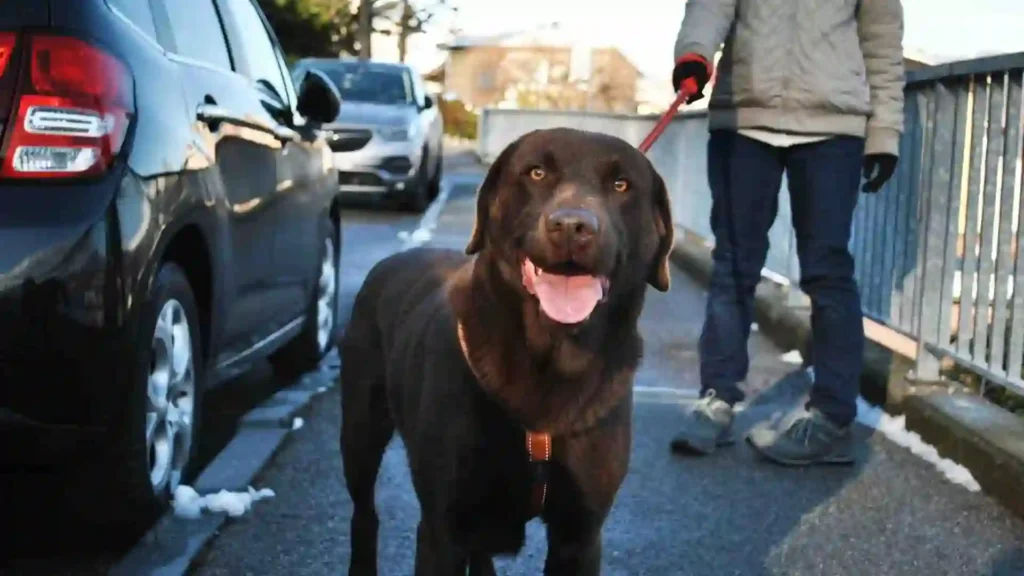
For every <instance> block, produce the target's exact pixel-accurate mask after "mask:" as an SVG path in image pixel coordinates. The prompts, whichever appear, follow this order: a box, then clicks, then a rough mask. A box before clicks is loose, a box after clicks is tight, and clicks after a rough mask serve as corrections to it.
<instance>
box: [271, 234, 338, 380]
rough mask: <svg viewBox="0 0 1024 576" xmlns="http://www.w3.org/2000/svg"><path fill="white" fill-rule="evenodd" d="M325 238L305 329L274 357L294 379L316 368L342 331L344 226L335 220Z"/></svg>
mask: <svg viewBox="0 0 1024 576" xmlns="http://www.w3.org/2000/svg"><path fill="white" fill-rule="evenodd" d="M328 229H329V230H330V231H331V232H330V233H329V234H328V235H327V236H326V237H325V238H324V240H323V244H322V245H323V249H322V250H321V254H320V266H319V268H318V270H317V285H316V290H314V291H313V298H312V300H311V301H310V303H309V307H308V308H307V312H306V322H305V324H304V326H303V329H302V332H300V333H299V335H298V336H296V337H295V338H294V339H293V340H292V341H290V342H288V343H287V344H285V345H284V346H283V347H281V349H279V350H277V351H276V352H274V353H273V354H272V355H271V356H270V362H271V364H272V365H273V366H274V370H275V371H277V373H278V374H279V375H281V376H285V377H287V378H292V377H296V376H299V375H301V374H305V373H306V372H309V371H311V370H315V369H316V367H317V366H318V365H319V364H320V360H322V359H323V358H324V356H326V355H327V353H328V352H330V351H331V348H333V347H334V345H335V340H336V339H337V334H338V317H339V314H338V300H339V299H338V293H339V292H340V289H341V266H340V264H341V227H340V226H338V225H336V224H334V223H333V222H332V223H331V224H330V225H329V227H328Z"/></svg>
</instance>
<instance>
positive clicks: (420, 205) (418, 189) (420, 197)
mask: <svg viewBox="0 0 1024 576" xmlns="http://www.w3.org/2000/svg"><path fill="white" fill-rule="evenodd" d="M429 161H430V158H429V156H428V155H427V149H426V148H424V149H423V155H422V156H421V159H420V167H419V170H417V171H416V181H415V182H414V183H413V185H412V187H411V188H409V191H408V194H409V195H408V197H407V198H406V201H405V207H406V209H407V210H410V211H412V212H416V213H422V212H424V211H425V210H426V209H427V207H429V206H430V201H431V200H432V198H431V197H430V182H429V180H428V174H427V166H428V165H429Z"/></svg>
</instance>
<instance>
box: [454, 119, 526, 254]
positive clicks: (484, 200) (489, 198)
mask: <svg viewBox="0 0 1024 576" xmlns="http://www.w3.org/2000/svg"><path fill="white" fill-rule="evenodd" d="M520 141H522V138H519V139H518V140H516V141H515V142H512V143H511V144H509V145H508V146H506V147H505V149H504V150H502V151H501V154H499V155H498V159H497V160H495V161H494V163H493V164H491V167H490V169H488V170H487V176H486V177H484V181H483V184H481V185H480V188H479V189H478V190H477V192H476V221H475V222H474V223H473V234H472V235H470V237H469V243H468V244H466V254H469V255H473V254H476V253H477V252H479V251H480V250H482V249H483V247H484V240H485V237H486V236H487V219H488V217H489V216H490V213H491V204H493V203H494V201H495V199H496V198H497V196H498V186H499V185H500V184H501V179H502V177H503V176H504V174H505V167H506V165H507V164H508V162H509V160H510V159H511V158H512V154H513V153H514V152H515V150H516V148H518V147H519V142H520Z"/></svg>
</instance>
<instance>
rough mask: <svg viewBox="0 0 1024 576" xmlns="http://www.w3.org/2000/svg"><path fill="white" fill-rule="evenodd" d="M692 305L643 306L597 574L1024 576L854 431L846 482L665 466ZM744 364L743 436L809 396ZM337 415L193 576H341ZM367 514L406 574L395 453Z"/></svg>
mask: <svg viewBox="0 0 1024 576" xmlns="http://www.w3.org/2000/svg"><path fill="white" fill-rule="evenodd" d="M473 187H474V186H473V185H471V184H469V183H466V184H465V186H463V187H461V188H459V189H457V190H454V191H453V193H452V196H451V197H450V199H449V203H448V205H447V207H446V209H445V210H444V211H443V212H442V214H441V216H440V218H439V219H438V221H437V226H436V230H435V231H434V237H433V239H432V240H431V244H435V245H443V246H449V247H453V248H458V249H461V248H462V247H463V246H464V243H465V242H466V240H467V238H468V234H469V231H470V228H471V226H472V218H473V199H472V191H473ZM704 298H705V297H704V293H703V291H702V290H701V289H700V288H699V286H698V285H697V284H696V283H695V282H693V281H692V280H690V279H689V278H688V277H687V276H686V275H685V274H683V273H682V272H680V271H678V270H676V271H674V272H673V287H672V290H671V292H669V293H668V294H660V293H657V292H655V291H653V290H651V291H649V300H648V306H647V308H646V309H645V311H644V316H643V319H642V330H643V334H644V336H645V339H646V342H647V344H646V348H647V356H646V357H645V361H644V365H643V368H642V370H641V372H640V374H639V375H638V378H637V385H638V392H637V395H636V399H637V408H636V412H635V424H634V425H635V433H634V444H633V455H632V463H631V467H630V473H629V475H628V477H627V479H626V483H625V485H624V486H623V489H622V490H621V492H620V493H619V497H618V499H617V501H616V505H615V508H614V509H613V511H612V515H611V517H610V519H609V521H608V523H607V524H606V527H605V532H604V570H603V572H602V573H603V574H612V575H618V574H622V575H637V574H651V575H677V574H685V575H709V576H720V575H730V574H735V575H743V576H747V575H759V574H786V575H790V574H793V575H795V574H806V575H812V574H814V575H828V576H836V575H863V574H872V575H901V576H915V575H922V576H938V575H946V574H948V575H962V574H971V575H975V574H977V575H989V574H991V575H999V576H1019V575H1020V574H1024V522H1021V521H1020V520H1018V519H1016V518H1015V517H1013V516H1011V515H1010V514H1009V513H1008V512H1007V511H1006V510H1005V509H1003V508H1002V507H1001V506H999V505H998V504H996V503H995V502H993V501H992V500H991V499H989V498H988V497H987V496H985V495H984V494H981V493H972V492H969V491H967V490H965V489H964V488H962V487H960V486H958V485H954V484H952V483H950V482H948V481H947V480H946V479H945V478H944V477H943V476H942V475H941V474H939V473H938V472H937V471H936V470H935V468H934V467H933V466H932V465H931V464H929V463H927V462H925V461H924V460H921V459H919V458H918V457H917V456H914V455H912V454H911V453H910V452H909V451H907V450H905V449H903V448H900V447H898V446H895V445H894V444H892V443H891V442H889V441H888V440H887V439H885V438H884V437H882V436H881V435H878V434H873V433H872V431H871V430H869V429H866V428H860V429H858V437H859V438H860V439H861V440H862V441H861V442H860V444H859V447H860V448H859V457H860V459H859V463H858V465H856V466H854V467H848V468H815V469H807V470H800V469H787V468H779V467H776V466H773V465H770V464H768V463H765V462H763V461H760V460H758V459H757V458H755V456H754V455H753V453H752V451H751V450H750V449H749V448H747V447H746V446H745V445H742V444H741V445H737V446H735V447H733V448H731V449H727V450H724V451H722V452H720V453H719V454H717V455H715V456H714V457H710V458H685V457H679V456H675V455H672V454H671V453H670V451H669V449H668V442H669V439H670V438H671V437H672V435H673V434H674V433H675V427H676V425H677V421H678V418H679V414H680V412H681V410H684V409H685V408H686V405H687V404H688V403H689V401H690V400H689V399H688V398H692V397H693V396H694V393H695V392H696V390H697V386H698V379H697V354H696V343H697V339H698V337H699V333H700V328H701V322H702V319H703V306H704ZM751 350H752V353H753V362H752V365H753V367H752V375H751V385H750V387H749V390H750V392H751V400H750V403H749V406H748V407H747V408H746V409H745V410H743V411H742V412H741V416H740V418H739V424H740V426H742V427H747V426H750V425H751V424H752V423H754V422H755V421H758V420H761V419H765V418H770V417H772V415H773V414H777V413H781V412H783V411H785V410H787V409H788V408H790V407H792V406H795V405H797V404H798V403H799V402H801V400H802V397H803V395H804V394H805V393H806V390H807V387H808V385H809V379H808V377H807V375H806V373H805V372H803V371H802V370H800V369H799V366H794V365H792V364H789V363H786V362H784V361H782V360H781V359H780V356H781V354H782V353H783V352H784V351H783V350H780V349H778V348H776V347H775V346H774V345H772V344H771V343H770V342H769V341H768V340H767V339H766V338H764V337H763V335H761V334H759V333H755V334H754V335H753V338H752V343H751ZM339 401H340V399H339V396H338V393H337V391H336V390H334V391H331V392H329V393H327V394H324V395H323V396H322V397H321V398H319V399H318V400H316V401H315V402H314V403H313V405H312V407H311V409H310V411H309V413H308V414H306V415H305V418H306V421H307V424H306V426H305V427H304V428H302V429H301V430H299V431H297V432H295V433H294V434H293V437H292V438H291V439H290V440H289V441H288V443H287V444H286V445H285V446H284V447H283V448H282V449H281V451H280V452H279V453H278V455H277V456H276V457H275V459H274V460H273V462H272V463H271V464H270V465H269V466H268V467H267V469H266V470H264V472H263V473H262V475H261V477H260V478H259V480H258V482H257V485H259V486H266V487H270V488H273V489H274V490H276V491H277V494H278V495H277V497H276V498H274V499H272V500H269V501H264V502H261V503H260V504H259V505H258V506H256V507H255V509H254V510H253V512H252V513H251V515H249V516H247V517H244V518H242V519H240V520H237V521H232V522H230V523H229V524H228V526H227V527H226V528H225V529H224V530H223V532H222V534H221V535H220V537H219V538H218V539H217V540H216V541H215V542H214V543H213V545H212V546H211V547H210V548H209V549H208V550H207V551H206V553H205V554H204V555H203V556H202V557H201V558H200V559H199V561H198V562H197V564H196V566H195V570H194V573H195V574H200V575H225V576H226V575H231V576H235V575H239V574H259V575H261V576H263V575H266V576H276V575H281V576H285V575H288V576H291V575H294V574H302V575H304V576H315V575H320V574H324V575H327V574H338V573H345V571H346V569H347V560H348V554H349V538H348V534H349V526H348V523H349V519H350V514H351V504H350V502H349V499H348V494H347V492H346V491H345V488H344V485H343V479H342V469H341V461H340V455H339V453H338V434H339V425H340V410H339ZM377 501H378V503H379V513H380V519H381V546H380V556H381V572H380V573H381V574H384V575H396V576H404V575H406V574H411V573H412V560H413V555H414V551H415V537H414V534H415V525H416V522H417V520H418V515H419V512H418V507H417V502H416V498H415V495H414V493H413V491H412V488H411V486H410V483H409V476H408V468H407V466H406V462H405V454H404V449H403V447H402V445H401V443H400V442H399V441H397V440H396V441H394V442H393V443H392V445H391V447H390V448H389V450H388V453H387V455H386V456H385V461H384V465H383V469H382V471H381V475H380V479H379V481H378V491H377ZM530 528H531V529H530V530H529V532H528V545H527V548H526V550H524V552H523V553H522V554H521V555H520V557H518V558H516V559H509V560H502V561H501V562H500V564H499V574H508V575H520V574H522V575H527V574H531V575H534V574H539V573H540V572H541V567H542V565H543V559H544V553H545V544H544V535H543V526H542V525H540V524H536V523H535V524H533V525H531V527H530Z"/></svg>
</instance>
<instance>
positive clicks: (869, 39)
mask: <svg viewBox="0 0 1024 576" xmlns="http://www.w3.org/2000/svg"><path fill="white" fill-rule="evenodd" d="M857 31H858V34H859V36H860V48H861V53H862V54H863V55H864V68H865V70H866V71H867V80H868V86H869V87H870V90H871V116H870V118H868V128H867V141H866V142H865V144H864V146H865V148H864V153H865V154H894V155H896V154H899V142H900V134H902V133H903V87H904V83H905V78H904V70H903V5H902V3H901V0H861V1H860V12H859V14H858V18H857Z"/></svg>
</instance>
